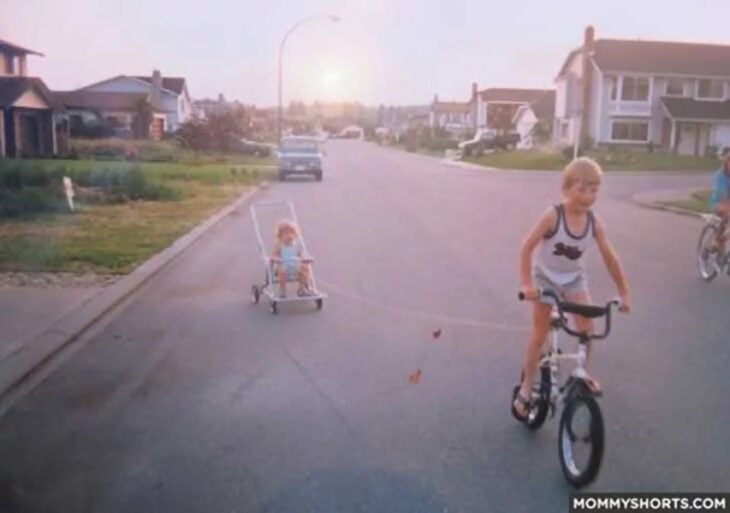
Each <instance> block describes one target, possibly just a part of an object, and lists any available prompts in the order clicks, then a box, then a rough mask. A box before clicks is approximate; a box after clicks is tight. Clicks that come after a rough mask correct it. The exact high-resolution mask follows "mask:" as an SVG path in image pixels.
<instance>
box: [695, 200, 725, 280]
mask: <svg viewBox="0 0 730 513" xmlns="http://www.w3.org/2000/svg"><path fill="white" fill-rule="evenodd" d="M702 218H703V219H704V220H705V225H704V226H703V227H702V231H701V232H700V238H699V241H698V243H697V268H698V270H699V272H700V276H701V277H702V279H703V280H705V281H707V282H710V281H712V280H713V279H714V278H715V276H717V275H718V274H720V273H723V274H727V275H730V252H729V251H727V249H726V250H725V251H724V252H723V253H722V254H720V252H719V251H718V249H717V237H718V235H719V234H720V229H723V231H724V236H725V237H726V239H727V225H726V224H725V225H724V226H723V222H722V219H721V218H720V217H718V216H716V215H715V214H703V215H702Z"/></svg>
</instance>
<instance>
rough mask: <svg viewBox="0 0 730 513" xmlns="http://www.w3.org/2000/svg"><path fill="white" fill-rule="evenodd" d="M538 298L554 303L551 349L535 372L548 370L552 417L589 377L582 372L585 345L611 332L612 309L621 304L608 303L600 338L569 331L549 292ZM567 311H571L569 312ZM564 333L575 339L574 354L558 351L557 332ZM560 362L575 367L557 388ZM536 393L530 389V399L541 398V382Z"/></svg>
mask: <svg viewBox="0 0 730 513" xmlns="http://www.w3.org/2000/svg"><path fill="white" fill-rule="evenodd" d="M540 294H541V295H545V296H547V297H551V298H552V299H553V301H554V303H555V305H554V306H553V311H552V313H551V315H550V346H549V349H548V353H547V355H546V356H544V357H543V358H541V359H540V361H539V363H538V369H543V368H549V369H550V392H549V394H547V395H548V397H547V400H548V402H549V404H550V407H551V410H552V412H551V413H552V415H554V414H555V409H556V407H557V406H562V405H563V404H564V403H565V400H566V398H567V397H568V396H569V395H570V392H571V390H572V389H573V386H574V385H575V384H576V383H579V382H582V381H584V380H585V379H587V378H588V373H587V372H586V370H585V365H586V360H587V356H588V351H587V345H588V343H589V342H590V341H591V340H600V339H604V338H606V337H607V336H608V334H609V333H610V332H611V307H612V306H614V305H618V304H620V302H619V301H618V300H613V301H610V302H609V303H608V304H607V305H606V307H605V309H606V310H605V323H606V324H605V329H604V332H603V333H602V334H600V335H596V334H589V333H579V332H577V331H574V330H573V329H571V328H569V327H568V325H567V322H568V321H567V319H566V317H565V313H564V312H563V310H562V308H561V304H565V303H561V302H560V299H559V298H558V296H557V295H556V294H555V293H554V292H552V291H540ZM569 311H570V310H569ZM560 330H563V331H565V332H566V333H568V334H569V335H572V336H574V337H576V338H578V350H577V351H576V352H575V353H568V354H563V352H562V351H561V349H560V344H559V337H558V331H560ZM562 360H573V361H575V367H574V368H573V370H572V371H571V373H570V376H569V377H568V379H567V380H566V381H565V383H564V384H563V386H559V383H558V371H559V367H560V362H561V361H562ZM536 384H537V385H538V391H537V392H536V391H535V387H533V391H532V393H533V397H534V396H535V394H537V397H538V398H539V396H540V395H541V394H544V392H543V390H542V378H541V379H540V380H539V382H538V383H536Z"/></svg>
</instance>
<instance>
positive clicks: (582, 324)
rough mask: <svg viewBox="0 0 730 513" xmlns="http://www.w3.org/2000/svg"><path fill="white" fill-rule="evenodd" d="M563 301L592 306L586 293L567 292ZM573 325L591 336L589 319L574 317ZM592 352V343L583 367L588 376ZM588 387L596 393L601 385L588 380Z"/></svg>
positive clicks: (591, 323) (591, 330)
mask: <svg viewBox="0 0 730 513" xmlns="http://www.w3.org/2000/svg"><path fill="white" fill-rule="evenodd" d="M565 299H566V300H567V301H571V302H573V303H580V304H584V305H590V304H592V302H591V296H590V294H589V293H588V292H587V291H577V292H568V293H566V294H565ZM573 323H574V324H575V327H576V329H577V331H578V332H579V333H589V334H593V321H592V320H591V319H588V318H586V317H583V316H582V315H574V316H573ZM592 352H593V343H592V342H589V343H588V346H587V352H586V365H585V370H586V372H588V374H590V372H589V370H588V369H589V367H590V361H591V354H592ZM589 386H590V387H591V388H592V389H593V390H594V391H596V392H600V391H601V384H600V383H599V382H598V381H597V380H595V379H593V378H590V380H589Z"/></svg>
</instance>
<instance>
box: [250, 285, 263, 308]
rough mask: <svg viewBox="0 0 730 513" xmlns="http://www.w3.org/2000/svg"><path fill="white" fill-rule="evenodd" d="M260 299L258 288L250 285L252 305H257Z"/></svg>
mask: <svg viewBox="0 0 730 513" xmlns="http://www.w3.org/2000/svg"><path fill="white" fill-rule="evenodd" d="M260 298H261V291H260V290H259V288H258V287H257V286H256V285H251V299H253V304H257V303H258V302H259V299H260Z"/></svg>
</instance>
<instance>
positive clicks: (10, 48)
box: [0, 39, 44, 57]
mask: <svg viewBox="0 0 730 513" xmlns="http://www.w3.org/2000/svg"><path fill="white" fill-rule="evenodd" d="M0 51H5V52H8V53H12V54H15V55H28V54H31V55H40V56H41V57H44V55H43V54H42V53H40V52H36V51H34V50H28V49H27V48H23V47H22V46H18V45H16V44H13V43H11V42H10V41H5V40H4V39H0Z"/></svg>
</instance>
